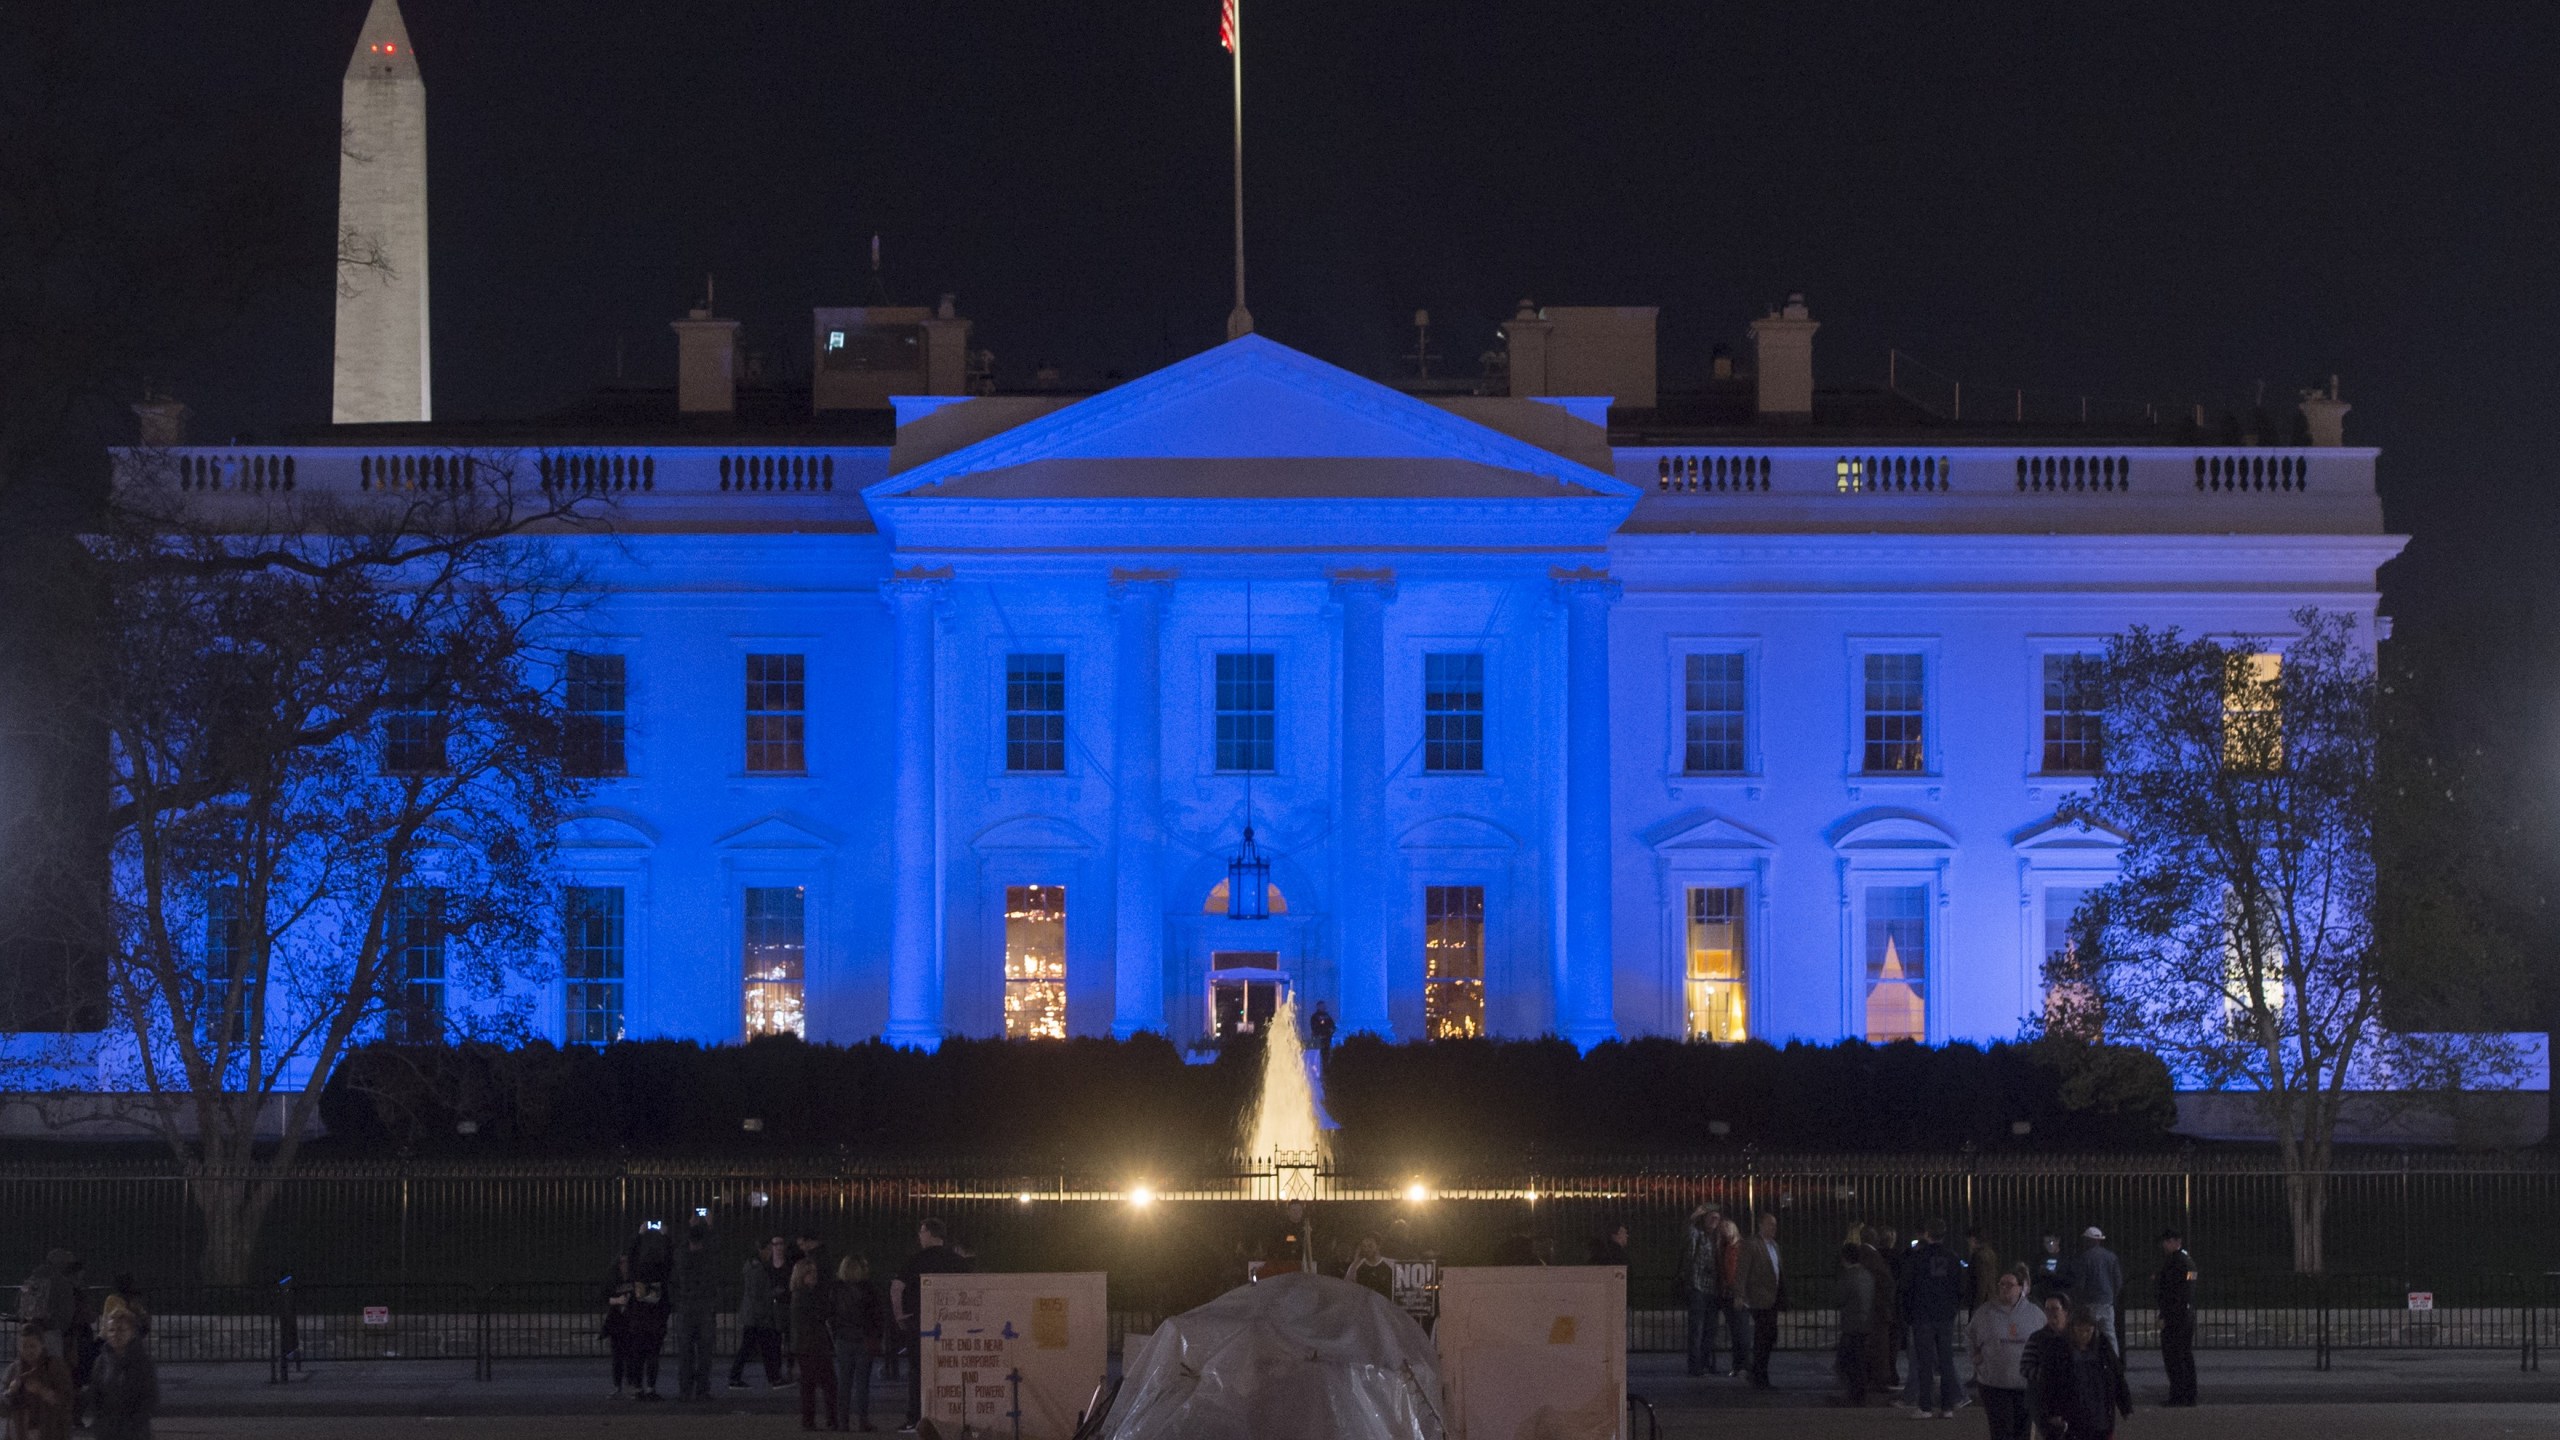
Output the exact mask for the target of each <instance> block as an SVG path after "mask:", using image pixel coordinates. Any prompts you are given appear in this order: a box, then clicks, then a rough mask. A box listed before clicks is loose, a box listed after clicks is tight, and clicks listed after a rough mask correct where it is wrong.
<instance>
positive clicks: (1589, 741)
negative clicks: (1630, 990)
mask: <svg viewBox="0 0 2560 1440" xmlns="http://www.w3.org/2000/svg"><path fill="white" fill-rule="evenodd" d="M1555 581H1556V596H1557V598H1558V599H1559V600H1561V601H1562V602H1563V604H1564V610H1565V701H1564V972H1563V974H1562V975H1561V976H1559V977H1558V980H1559V983H1558V984H1557V986H1556V1010H1557V1016H1556V1019H1557V1028H1558V1029H1559V1030H1560V1031H1562V1032H1563V1034H1564V1037H1565V1038H1566V1039H1568V1040H1570V1041H1572V1042H1573V1043H1574V1044H1575V1045H1576V1046H1578V1047H1580V1048H1582V1049H1584V1050H1588V1049H1590V1048H1591V1047H1592V1046H1594V1045H1597V1044H1599V1043H1600V1042H1601V1041H1603V1040H1614V1039H1616V1038H1617V1035H1618V1022H1617V1006H1616V984H1617V970H1616V966H1615V965H1614V964H1613V963H1612V955H1611V946H1610V933H1609V931H1610V924H1611V920H1612V916H1611V914H1610V904H1609V870H1610V861H1611V858H1612V857H1611V853H1610V846H1611V841H1612V836H1611V835H1610V833H1609V607H1610V605H1611V604H1613V603H1615V602H1616V600H1617V598H1618V588H1619V587H1618V582H1617V581H1615V580H1613V579H1611V578H1610V577H1609V574H1608V572H1607V571H1605V570H1558V571H1556V572H1555Z"/></svg>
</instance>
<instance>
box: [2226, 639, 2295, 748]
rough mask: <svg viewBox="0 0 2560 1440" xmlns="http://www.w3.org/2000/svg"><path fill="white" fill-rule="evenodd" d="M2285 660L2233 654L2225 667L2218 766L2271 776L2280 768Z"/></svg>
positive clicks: (2256, 655)
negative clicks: (2220, 758) (2220, 749)
mask: <svg viewBox="0 0 2560 1440" xmlns="http://www.w3.org/2000/svg"><path fill="white" fill-rule="evenodd" d="M2283 682H2284V657H2283V656H2282V655H2272V654H2266V653H2260V654H2255V655H2241V654H2236V653H2235V654H2233V655H2232V656H2231V657H2230V658H2229V660H2228V661H2227V662H2226V663H2225V665H2224V667H2223V682H2222V763H2223V765H2224V766H2225V767H2226V768H2228V769H2231V770H2237V771H2242V772H2244V773H2249V774H2259V775H2272V774H2275V773H2276V772H2277V771H2279V770H2282V769H2283V768H2284V690H2283Z"/></svg>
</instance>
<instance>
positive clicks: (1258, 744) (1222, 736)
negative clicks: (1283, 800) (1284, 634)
mask: <svg viewBox="0 0 2560 1440" xmlns="http://www.w3.org/2000/svg"><path fill="white" fill-rule="evenodd" d="M1272 661H1273V656H1272V655H1271V654H1270V653H1269V652H1268V651H1252V652H1246V653H1242V654H1231V655H1220V656H1219V657H1218V674H1217V692H1218V693H1217V725H1218V733H1217V745H1218V768H1219V769H1221V770H1227V771H1236V772H1250V773H1257V774H1267V773H1269V772H1270V771H1271V769H1272V768H1273V762H1274V760H1275V759H1276V755H1275V746H1274V736H1275V731H1276V725H1277V720H1278V715H1277V711H1278V706H1279V693H1278V689H1277V687H1276V685H1275V684H1274V679H1275V676H1276V674H1277V671H1276V669H1275V667H1274V665H1273V664H1272Z"/></svg>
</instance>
